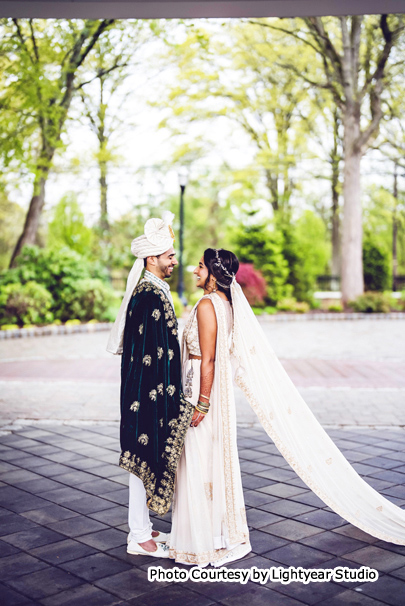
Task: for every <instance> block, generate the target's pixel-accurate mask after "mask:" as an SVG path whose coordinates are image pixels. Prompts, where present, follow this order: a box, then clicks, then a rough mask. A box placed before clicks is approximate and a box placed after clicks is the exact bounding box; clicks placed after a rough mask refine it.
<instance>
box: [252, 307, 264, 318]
mask: <svg viewBox="0 0 405 606" xmlns="http://www.w3.org/2000/svg"><path fill="white" fill-rule="evenodd" d="M252 311H253V313H254V314H255V316H261V315H262V314H263V313H264V309H263V307H252Z"/></svg>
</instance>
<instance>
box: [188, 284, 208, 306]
mask: <svg viewBox="0 0 405 606" xmlns="http://www.w3.org/2000/svg"><path fill="white" fill-rule="evenodd" d="M203 294H204V292H203V290H202V288H199V289H198V290H197V291H196V292H193V293H191V295H189V296H188V298H187V303H188V304H189V305H190V306H191V307H194V305H195V304H196V303H197V301H199V300H200V299H201V297H202V296H203Z"/></svg>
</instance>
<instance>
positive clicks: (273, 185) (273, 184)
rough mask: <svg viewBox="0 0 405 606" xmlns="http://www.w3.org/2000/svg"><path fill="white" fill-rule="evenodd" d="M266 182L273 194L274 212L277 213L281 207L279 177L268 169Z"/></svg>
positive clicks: (271, 194)
mask: <svg viewBox="0 0 405 606" xmlns="http://www.w3.org/2000/svg"><path fill="white" fill-rule="evenodd" d="M266 184H267V187H268V190H269V192H270V196H271V205H272V207H273V211H274V213H276V212H277V211H278V210H279V208H280V204H279V197H278V179H277V177H275V176H274V175H272V174H271V171H270V170H268V169H266Z"/></svg>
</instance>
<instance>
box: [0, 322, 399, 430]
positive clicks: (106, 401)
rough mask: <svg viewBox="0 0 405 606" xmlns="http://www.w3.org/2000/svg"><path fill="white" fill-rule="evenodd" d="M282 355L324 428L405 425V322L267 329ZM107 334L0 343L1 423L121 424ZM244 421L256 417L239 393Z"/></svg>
mask: <svg viewBox="0 0 405 606" xmlns="http://www.w3.org/2000/svg"><path fill="white" fill-rule="evenodd" d="M261 323H262V327H263V329H264V331H265V333H266V335H267V336H268V339H269V342H270V343H271V344H272V346H273V348H274V350H275V352H276V353H277V355H278V356H279V357H280V359H281V360H282V362H283V364H284V366H285V368H286V370H287V372H288V373H289V374H290V376H291V378H292V380H293V381H294V382H295V384H296V386H297V387H298V389H299V390H300V392H301V394H302V396H303V397H304V399H305V401H306V402H307V403H308V405H309V406H310V407H311V409H312V411H313V412H314V414H315V415H316V416H317V418H318V419H319V421H320V422H321V423H322V424H323V425H325V426H328V425H337V424H339V425H348V426H350V425H358V426H364V425H366V426H376V425H379V426H391V425H392V426H398V425H401V426H403V425H404V412H403V408H404V400H405V321H404V320H379V321H378V322H375V321H373V320H359V321H352V322H342V321H335V322H334V321H328V322H315V321H312V322H298V321H295V322H280V323H271V322H266V321H264V320H263V321H261ZM107 336H108V333H106V332H98V333H92V334H91V333H90V334H80V333H79V334H72V335H67V336H62V335H56V336H47V337H35V338H32V339H29V338H26V339H18V340H9V341H2V342H0V392H1V395H0V408H1V414H0V423H1V422H3V424H8V423H10V422H13V421H15V420H17V419H50V420H52V419H58V420H65V419H70V420H79V419H80V420H98V421H117V420H118V418H119V369H120V357H119V356H112V355H111V354H108V353H107V352H106V351H105V347H106V342H107ZM236 404H237V413H238V420H239V422H240V423H243V424H245V425H246V424H249V425H251V426H253V425H254V424H255V423H256V417H255V415H254V413H253V412H252V411H251V409H250V407H249V406H248V405H247V403H246V401H245V399H244V398H243V396H242V394H241V393H240V392H238V391H236Z"/></svg>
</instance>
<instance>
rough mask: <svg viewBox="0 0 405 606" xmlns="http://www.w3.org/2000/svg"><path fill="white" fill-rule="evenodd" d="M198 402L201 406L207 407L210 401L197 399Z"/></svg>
mask: <svg viewBox="0 0 405 606" xmlns="http://www.w3.org/2000/svg"><path fill="white" fill-rule="evenodd" d="M198 404H200V406H201V407H202V408H207V409H208V408H209V407H210V403H209V402H201V400H198Z"/></svg>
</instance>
